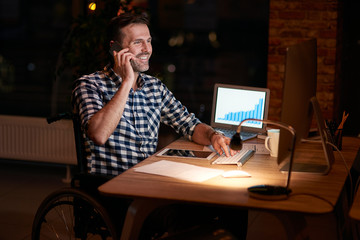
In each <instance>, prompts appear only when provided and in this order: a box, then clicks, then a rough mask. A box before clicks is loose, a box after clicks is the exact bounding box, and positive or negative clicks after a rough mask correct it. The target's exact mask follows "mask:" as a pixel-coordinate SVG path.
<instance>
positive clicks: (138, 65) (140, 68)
mask: <svg viewBox="0 0 360 240" xmlns="http://www.w3.org/2000/svg"><path fill="white" fill-rule="evenodd" d="M141 56H149V54H148V53H145V54H144V53H141V54H138V55H136V58H140V57H141ZM130 63H131V66H132V68H133V70H134V72H145V71H147V70H149V59H148V60H147V63H143V62H141V61H139V62H138V61H136V60H133V59H132V60H131V61H130Z"/></svg>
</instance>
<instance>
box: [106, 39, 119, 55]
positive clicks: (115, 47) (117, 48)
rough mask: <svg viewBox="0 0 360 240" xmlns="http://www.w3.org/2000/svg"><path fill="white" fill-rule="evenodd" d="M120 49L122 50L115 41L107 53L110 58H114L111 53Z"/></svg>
mask: <svg viewBox="0 0 360 240" xmlns="http://www.w3.org/2000/svg"><path fill="white" fill-rule="evenodd" d="M121 49H122V48H121V46H120V43H118V42H117V41H115V42H114V43H113V45H111V47H110V50H109V53H110V54H111V56H114V54H113V51H115V52H119V51H120V50H121Z"/></svg>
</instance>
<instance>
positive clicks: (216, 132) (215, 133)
mask: <svg viewBox="0 0 360 240" xmlns="http://www.w3.org/2000/svg"><path fill="white" fill-rule="evenodd" d="M214 135H220V136H225V134H224V133H223V132H220V131H217V130H214V131H213V132H212V133H211V135H210V141H211V139H212V138H213V137H214Z"/></svg>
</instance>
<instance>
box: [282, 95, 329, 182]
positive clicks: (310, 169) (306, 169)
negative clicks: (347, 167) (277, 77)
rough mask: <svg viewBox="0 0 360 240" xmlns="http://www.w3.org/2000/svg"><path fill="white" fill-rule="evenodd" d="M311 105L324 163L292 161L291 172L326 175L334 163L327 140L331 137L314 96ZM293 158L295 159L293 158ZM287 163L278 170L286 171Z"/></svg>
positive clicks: (287, 168)
mask: <svg viewBox="0 0 360 240" xmlns="http://www.w3.org/2000/svg"><path fill="white" fill-rule="evenodd" d="M310 102H311V106H312V108H313V111H314V114H315V118H316V123H317V126H318V131H319V134H320V139H321V144H322V148H323V151H324V156H325V163H324V164H314V163H296V162H294V163H293V166H292V169H291V172H292V173H293V172H303V173H315V174H323V175H326V174H328V173H329V172H330V170H331V166H332V164H333V163H334V153H333V148H332V146H331V145H330V144H328V142H330V143H332V142H333V141H332V137H331V134H330V132H329V130H328V129H327V128H326V126H325V121H324V119H323V115H322V112H321V110H320V105H319V102H318V100H317V98H316V97H312V98H311V99H310ZM294 160H295V159H294ZM288 170H289V163H287V164H285V165H284V166H283V167H282V168H281V169H280V171H281V172H288Z"/></svg>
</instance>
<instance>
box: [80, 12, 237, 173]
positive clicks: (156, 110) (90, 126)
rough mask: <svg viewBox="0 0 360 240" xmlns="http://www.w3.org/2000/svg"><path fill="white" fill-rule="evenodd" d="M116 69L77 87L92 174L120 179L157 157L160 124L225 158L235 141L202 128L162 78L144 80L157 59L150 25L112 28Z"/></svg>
mask: <svg viewBox="0 0 360 240" xmlns="http://www.w3.org/2000/svg"><path fill="white" fill-rule="evenodd" d="M108 35H109V39H110V41H109V42H110V46H112V47H114V46H116V45H118V46H119V47H120V48H121V50H120V51H119V52H117V51H111V54H113V64H112V65H108V66H106V67H105V68H104V69H103V70H102V71H98V72H95V73H93V74H90V75H87V76H83V77H81V78H80V79H78V80H77V81H76V87H75V89H74V91H73V101H74V102H73V103H74V106H75V110H76V112H78V114H79V116H80V119H81V125H82V128H83V129H84V131H85V132H86V136H85V139H86V143H87V144H86V147H87V148H86V150H87V151H86V152H87V153H88V156H87V159H88V166H89V172H90V173H98V174H106V175H113V176H115V175H118V174H120V173H121V172H123V171H125V170H127V169H128V168H130V167H132V166H134V165H135V164H137V163H139V162H140V161H142V160H143V159H145V158H147V157H149V156H150V155H152V154H154V153H155V151H156V147H157V141H158V130H159V126H160V122H162V123H164V124H167V125H169V126H171V127H172V128H174V129H175V131H176V132H178V133H179V134H180V135H183V136H186V137H187V138H188V139H189V140H192V141H194V142H196V143H198V144H202V145H210V144H211V145H212V146H213V148H214V149H215V150H216V151H217V152H218V153H219V154H222V153H223V152H224V153H225V154H226V156H230V155H233V154H234V153H235V152H234V151H233V150H229V148H228V145H229V143H230V139H229V138H227V137H224V136H223V135H222V134H219V133H218V132H216V131H214V130H213V129H212V128H211V127H210V126H208V125H206V124H204V123H201V122H200V121H199V120H198V119H197V118H196V117H195V116H194V114H191V113H189V112H188V111H187V109H186V107H185V106H183V105H182V104H181V103H180V102H179V101H178V100H176V98H175V97H174V96H173V94H172V93H171V92H170V91H169V90H168V89H167V87H166V86H165V85H164V84H163V83H162V82H161V81H160V80H159V79H157V78H155V77H152V76H149V75H146V74H144V73H143V72H145V71H147V70H148V69H149V59H150V57H151V54H152V46H151V40H152V39H151V35H150V31H149V28H148V20H147V19H146V18H145V17H144V16H143V15H134V14H129V13H124V14H121V15H120V16H119V17H116V18H114V19H112V21H111V23H110V25H109V34H108Z"/></svg>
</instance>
